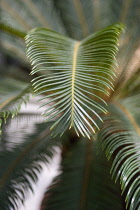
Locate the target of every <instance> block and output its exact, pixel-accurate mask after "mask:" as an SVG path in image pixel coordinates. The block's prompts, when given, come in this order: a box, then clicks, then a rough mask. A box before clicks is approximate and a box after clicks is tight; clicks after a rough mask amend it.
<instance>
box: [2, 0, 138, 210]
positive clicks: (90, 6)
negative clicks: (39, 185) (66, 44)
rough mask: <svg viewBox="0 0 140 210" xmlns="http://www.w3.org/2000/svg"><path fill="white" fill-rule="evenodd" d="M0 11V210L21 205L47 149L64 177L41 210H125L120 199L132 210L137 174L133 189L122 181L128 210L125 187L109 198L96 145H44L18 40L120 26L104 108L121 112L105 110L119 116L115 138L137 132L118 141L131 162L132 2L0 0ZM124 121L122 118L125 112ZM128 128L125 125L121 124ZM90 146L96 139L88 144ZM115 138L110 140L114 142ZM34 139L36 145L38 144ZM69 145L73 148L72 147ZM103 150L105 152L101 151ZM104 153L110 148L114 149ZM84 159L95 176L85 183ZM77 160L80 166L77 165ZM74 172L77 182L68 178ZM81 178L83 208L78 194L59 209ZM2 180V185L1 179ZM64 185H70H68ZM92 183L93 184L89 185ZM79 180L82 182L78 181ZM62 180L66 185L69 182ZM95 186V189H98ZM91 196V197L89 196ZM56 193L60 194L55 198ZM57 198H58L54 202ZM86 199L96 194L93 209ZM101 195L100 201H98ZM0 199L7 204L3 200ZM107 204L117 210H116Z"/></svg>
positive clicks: (79, 35)
mask: <svg viewBox="0 0 140 210" xmlns="http://www.w3.org/2000/svg"><path fill="white" fill-rule="evenodd" d="M0 4H1V8H0V14H1V23H0V28H1V32H0V36H1V54H0V56H1V57H0V66H1V68H0V118H1V121H0V122H1V124H2V128H3V133H2V136H1V143H0V145H1V147H0V151H1V163H2V166H1V169H0V170H1V171H0V174H1V177H3V178H2V181H1V183H2V185H1V189H2V191H1V192H5V193H1V194H2V196H1V199H0V201H1V204H0V205H1V207H0V208H1V210H9V209H10V208H12V209H14V208H15V207H16V206H17V207H18V202H19V200H20V201H21V202H23V200H24V198H25V197H26V191H25V188H26V187H27V188H29V189H31V190H32V186H31V184H30V181H29V180H30V179H29V177H30V178H31V179H32V180H33V181H34V182H36V180H37V177H38V173H39V171H40V170H41V167H40V164H39V161H44V162H45V161H47V160H48V159H47V157H51V156H53V154H54V151H53V149H52V148H53V146H54V145H55V146H58V147H60V148H63V149H62V158H63V160H62V163H61V168H62V170H63V171H64V172H66V173H63V174H62V175H60V176H58V177H57V178H56V180H62V186H61V185H58V184H57V186H56V191H55V192H53V186H55V185H56V183H57V182H58V183H59V181H56V180H54V182H53V184H52V187H51V188H50V192H49V195H48V194H45V196H44V200H43V204H42V209H51V210H52V209H54V210H55V209H66V210H67V209H71V210H72V209H73V210H74V209H75V210H77V209H78V208H79V207H78V206H75V205H74V203H76V204H77V203H78V204H79V203H80V205H82V207H83V208H82V207H81V209H93V208H94V209H97V210H102V209H104V210H105V209H107V210H109V209H110V210H112V209H115V208H116V210H117V209H125V208H126V207H125V202H124V199H125V196H126V197H127V198H126V200H127V199H128V200H127V206H128V208H129V209H131V210H134V209H138V208H139V199H138V196H139V195H140V192H139V191H138V188H137V186H138V185H137V184H139V180H140V178H139V173H140V172H139V171H138V170H137V168H134V170H136V174H135V175H134V176H133V177H132V178H133V179H135V178H136V177H137V180H138V181H137V183H136V185H135V183H134V184H133V182H132V180H129V181H130V182H129V181H128V182H129V187H130V186H131V184H132V185H133V186H132V187H130V188H131V189H135V192H136V193H137V194H136V196H137V203H135V199H134V200H133V202H132V204H131V201H132V198H134V197H133V196H134V193H133V192H132V195H131V194H130V200H129V198H128V197H129V190H128V189H127V187H126V186H123V185H122V189H124V194H123V196H122V197H121V196H120V197H119V196H118V194H119V195H120V191H121V188H120V186H119V183H117V185H116V186H115V190H114V185H113V184H112V181H107V182H106V180H110V178H108V177H110V174H109V171H110V168H111V166H110V165H109V164H110V163H108V162H107V161H106V160H105V157H104V154H103V153H102V152H101V151H102V149H100V152H99V156H97V154H96V152H95V151H94V150H95V149H94V146H96V147H97V146H98V147H100V144H99V145H97V143H95V142H94V141H92V143H91V142H88V141H85V140H81V142H77V141H76V140H75V136H72V137H71V134H70V133H69V132H67V133H66V135H65V136H64V137H63V139H64V140H65V141H64V140H63V141H64V142H65V143H64V142H63V141H62V142H61V144H60V140H59V139H54V140H53V142H51V140H52V139H51V137H48V132H49V131H48V130H49V129H48V128H49V126H50V125H46V124H44V123H43V124H41V123H42V122H43V117H41V116H40V112H38V111H37V106H34V103H35V101H34V99H32V96H31V95H32V93H33V91H32V87H31V85H30V81H31V79H32V78H33V76H30V77H29V73H30V69H31V67H30V64H29V61H28V59H27V58H26V55H25V43H24V36H25V35H26V33H27V32H28V31H29V30H31V29H33V28H35V27H46V28H49V29H52V30H55V31H57V32H60V33H62V34H64V35H66V36H69V37H72V38H74V39H76V40H81V39H83V38H84V37H86V36H88V35H89V34H92V33H94V32H96V31H98V30H100V29H102V28H104V27H106V26H108V25H111V24H114V23H116V22H121V23H124V25H125V26H126V31H125V33H124V34H123V35H122V36H121V38H120V46H119V53H118V55H117V62H118V65H119V67H118V68H117V69H116V74H117V78H116V79H115V81H114V85H115V92H112V93H111V98H110V102H112V101H113V103H114V106H115V103H117V102H118V101H119V102H120V101H121V104H122V105H123V106H122V107H121V111H120V110H118V107H117V108H116V111H114V110H115V109H114V108H113V106H112V105H110V106H109V108H108V110H109V111H110V112H111V113H113V114H114V113H115V116H116V115H117V116H119V118H118V119H117V120H120V119H121V122H124V123H125V126H124V125H122V127H121V128H119V129H120V130H121V129H122V130H123V129H124V130H125V129H126V125H127V126H128V127H129V123H130V124H133V126H134V127H135V129H136V130H137V134H135V132H134V131H133V132H132V133H131V134H130V136H131V135H132V137H131V138H128V137H127V142H125V138H124V142H123V145H125V144H126V147H128V146H131V147H132V146H133V147H134V148H136V150H137V151H136V150H133V148H131V149H132V152H131V151H130V150H128V157H129V155H130V156H131V154H132V153H133V152H134V153H135V152H137V154H138V155H139V135H140V128H139V126H140V115H139V113H140V99H139V98H140V2H139V1H138V0H117V1H116V0H40V1H38V0H1V3H0ZM28 101H29V102H28ZM24 103H27V104H28V105H32V108H31V109H28V107H27V109H26V111H23V109H21V111H20V112H19V110H20V108H21V106H22V104H24ZM123 107H125V108H127V111H129V112H130V113H131V115H130V116H129V117H128V118H129V120H127V119H125V117H126V116H125V114H124V113H126V112H127V111H126V109H124V108H123ZM18 112H19V115H18V116H17V117H16V118H15V119H14V121H13V120H11V117H14V116H15V115H16V114H17V113H18ZM116 113H117V114H116ZM123 114H124V115H123ZM127 115H129V114H128V112H127ZM113 116H114V115H113ZM120 116H121V117H120ZM131 116H132V117H133V118H132V117H131ZM110 118H111V120H112V116H109V117H108V119H106V118H105V119H104V120H105V121H107V122H108V120H110ZM3 119H4V121H7V123H6V124H5V123H4V121H3ZM134 120H135V121H134ZM127 121H130V122H128V124H127ZM132 121H133V122H132ZM134 122H135V123H136V124H135V123H134ZM111 125H112V124H111ZM12 126H13V127H12ZM107 126H109V124H107ZM115 126H116V125H114V127H115ZM130 127H131V126H130ZM15 128H16V129H15ZM115 129H118V127H117V128H116V127H115ZM131 130H133V129H131ZM13 131H14V132H13ZM102 132H103V134H102V133H100V134H99V137H98V138H99V139H102V138H103V137H102V138H101V137H100V135H101V136H102V135H104V133H105V132H106V127H104V128H103V130H102ZM130 136H129V137H130ZM68 138H70V139H73V140H71V142H69V141H68V140H67V139H68ZM94 138H97V137H96V136H95V137H94ZM112 138H113V137H112ZM115 138H116V139H117V137H115ZM40 139H41V140H42V141H39V140H40ZM75 141H76V146H75V147H72V145H73V143H75ZM131 141H132V142H131ZM99 142H100V141H99ZM88 144H91V146H87V145H88ZM106 144H107V143H106ZM108 144H109V143H108ZM112 144H113V143H112ZM114 144H115V142H114ZM62 145H63V146H62ZM93 145H94V146H93ZM123 145H121V143H120V145H119V148H123ZM136 145H137V146H136ZM89 147H91V151H90V152H89V153H90V155H89V156H90V157H89V159H88V158H87V157H86V155H85V151H86V148H89ZM104 147H105V148H106V146H104ZM111 147H113V145H112V146H111ZM124 150H126V149H124ZM87 151H88V150H87ZM117 151H118V149H116V150H115V153H113V155H114V156H113V157H112V160H111V161H113V159H114V158H115V155H116V154H117ZM129 152H130V153H129ZM106 153H107V152H106ZM78 154H80V156H78ZM92 154H93V155H92ZM91 157H92V158H93V159H94V161H93V162H92V164H91V165H92V167H93V168H94V170H95V168H96V169H97V170H96V172H95V174H94V170H93V168H92V167H91V170H89V169H87V170H89V171H90V172H89V174H90V175H87V174H85V173H84V171H83V168H84V170H85V169H86V167H88V166H87V165H88V164H86V162H90V163H91V160H90V158H91ZM121 158H122V156H121ZM136 159H137V156H135V157H134V159H133V161H135V160H136ZM75 160H77V162H75ZM84 160H85V162H83V161H84ZM89 160H90V161H89ZM95 160H97V161H95ZM116 160H118V159H116ZM125 160H126V159H125V156H124V159H123V158H122V160H121V164H123V163H124V162H125ZM81 164H83V165H81ZM137 164H138V163H137ZM100 165H101V168H102V170H103V171H104V173H103V174H104V176H103V175H102V171H101V170H100V167H99V166H100ZM106 165H108V166H106ZM137 167H138V165H137ZM7 168H9V170H7ZM77 168H78V169H77ZM29 169H30V170H29ZM119 169H120V167H119V166H118V171H119ZM73 170H74V172H75V173H77V174H75V175H74V174H73V173H72V174H71V171H73ZM75 170H76V171H77V172H76V171H75ZM23 171H24V172H25V173H24V175H23V176H22V175H21V174H23V173H22V172H23ZM65 174H66V175H65ZM92 174H93V176H92ZM82 175H83V176H84V177H86V178H87V177H90V178H89V180H90V181H89V183H90V184H89V185H88V188H87V194H86V196H85V195H84V197H82V199H83V200H85V203H82V204H81V200H80V199H81V198H80V197H78V196H79V194H80V192H76V193H77V195H74V196H75V199H76V200H74V201H73V200H70V202H72V204H71V206H67V205H69V204H67V202H66V203H65V206H67V207H65V206H63V205H62V204H63V201H64V200H66V199H68V197H70V196H71V195H72V194H73V189H71V186H75V185H76V186H77V188H78V187H79V186H81V185H82V183H83V181H81V180H79V177H82ZM4 177H7V179H6V178H4ZM71 177H73V178H72V179H71ZM91 177H94V178H95V181H94V183H93V180H92V178H91ZM98 177H101V181H102V182H101V183H100V180H98ZM86 178H83V179H82V178H81V179H82V180H85V179H86ZM130 178H131V176H130ZM103 179H104V181H103ZM11 180H12V181H11ZM13 180H14V181H13ZM68 180H71V182H69V181H68ZM105 182H106V183H105ZM20 183H23V185H22V186H21V189H18V184H20ZM65 183H68V186H67V187H66V188H65V186H64V184H65ZM95 183H97V184H95ZM99 183H100V184H101V185H100V186H98V187H97V185H98V184H99ZM113 183H114V182H113ZM24 184H25V185H24ZM106 184H107V186H106ZM85 185H86V184H85ZM90 185H91V187H90ZM13 186H14V187H15V190H14V189H13V188H14V187H13ZM108 186H109V189H110V191H109V192H106V191H104V192H103V193H104V194H102V189H106V188H107V187H108ZM133 187H134V188H133ZM92 188H93V191H92ZM7 189H8V190H7ZM94 189H96V190H95V191H94ZM61 190H62V194H61V193H60V191H61ZM63 190H64V193H63ZM65 190H67V191H68V190H70V191H69V192H68V194H65ZM84 190H85V189H84ZM9 192H10V193H11V196H12V197H11V198H12V199H13V200H14V202H13V201H11V198H9V197H8V196H9ZM58 192H59V196H60V197H57V196H58ZM82 192H83V191H82ZM110 192H112V193H115V195H116V196H115V197H114V198H112V193H111V194H110ZM90 193H92V194H95V195H94V200H95V202H96V206H94V207H93V206H87V207H85V206H86V202H87V203H90V199H91V200H92V198H91V197H90V196H88V195H91V194H90ZM51 194H52V195H53V196H52V198H50V201H49V203H47V206H48V207H47V208H46V204H45V203H46V198H48V196H50V197H51ZM101 194H102V196H101ZM105 194H106V196H105V197H104V195H105ZM64 195H65V196H66V197H65V196H64ZM7 198H8V200H6V199H7ZM62 198H63V199H62ZM116 198H117V199H116ZM53 199H54V200H53ZM52 200H53V201H54V202H53V204H52V203H51V202H52ZM56 203H57V204H58V203H59V205H55V204H56ZM114 203H115V205H116V206H115V208H114ZM133 204H134V205H133ZM9 205H10V208H9ZM73 205H74V206H73Z"/></svg>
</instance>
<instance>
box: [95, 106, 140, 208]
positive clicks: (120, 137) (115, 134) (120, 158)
mask: <svg viewBox="0 0 140 210" xmlns="http://www.w3.org/2000/svg"><path fill="white" fill-rule="evenodd" d="M109 111H110V114H109V115H108V116H106V117H105V119H104V120H105V123H104V125H103V128H102V129H101V131H100V132H99V135H98V140H99V141H100V144H101V146H102V148H103V149H104V150H105V153H106V156H107V159H108V160H109V159H110V158H111V159H112V161H113V164H112V168H111V173H112V177H114V178H115V181H117V180H120V185H121V190H122V194H123V196H125V201H126V208H127V209H129V210H136V209H138V207H139V204H140V200H139V198H140V188H139V184H140V161H139V157H140V128H139V126H138V125H137V123H136V121H135V119H134V118H133V117H132V115H131V114H130V113H129V112H128V110H127V109H126V108H125V107H124V106H122V105H121V104H120V105H119V104H116V105H115V106H114V105H110V106H109Z"/></svg>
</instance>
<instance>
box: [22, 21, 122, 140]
mask: <svg viewBox="0 0 140 210" xmlns="http://www.w3.org/2000/svg"><path fill="white" fill-rule="evenodd" d="M122 30H123V26H122V25H121V24H116V25H113V26H110V27H107V28H106V29H104V30H101V31H99V32H97V33H96V34H93V35H90V36H89V37H87V38H85V39H84V40H82V41H81V42H78V41H75V40H73V39H70V38H67V37H65V36H63V35H61V34H59V33H57V32H54V31H51V30H49V29H44V28H37V29H34V30H32V31H30V32H29V33H28V35H27V36H26V45H27V56H28V57H29V58H30V61H31V65H32V66H33V68H32V72H31V74H35V73H37V72H40V73H41V74H42V76H39V77H36V78H35V79H34V80H33V86H34V90H35V92H36V93H37V95H38V94H42V93H43V94H47V96H45V97H43V98H42V99H41V100H43V99H44V98H51V100H49V101H48V102H47V103H44V104H43V103H42V106H46V105H47V104H51V103H53V105H51V106H50V107H49V108H48V109H46V111H45V113H44V116H46V117H48V119H47V120H50V119H55V118H56V117H57V120H56V122H55V123H54V125H53V126H52V128H54V127H55V132H54V133H55V134H56V135H57V134H58V133H60V134H61V135H62V134H63V133H64V131H65V130H66V129H67V128H71V127H74V129H75V131H76V133H77V135H78V136H79V133H80V134H82V135H83V136H88V137H89V138H90V135H91V133H93V132H95V129H94V127H93V125H94V126H95V127H96V128H98V129H99V127H98V125H97V124H96V122H95V121H94V120H93V117H91V116H97V118H99V119H100V120H102V119H101V117H100V116H99V115H98V114H97V110H101V111H102V112H104V113H106V109H105V108H104V106H102V105H101V103H103V104H106V102H105V101H104V99H103V96H102V95H107V96H108V95H109V89H113V84H112V82H111V80H112V77H113V76H114V74H115V73H114V71H113V70H112V68H114V65H115V64H116V62H115V55H116V53H117V51H118V47H117V45H118V38H119V35H120V33H121V31H122Z"/></svg>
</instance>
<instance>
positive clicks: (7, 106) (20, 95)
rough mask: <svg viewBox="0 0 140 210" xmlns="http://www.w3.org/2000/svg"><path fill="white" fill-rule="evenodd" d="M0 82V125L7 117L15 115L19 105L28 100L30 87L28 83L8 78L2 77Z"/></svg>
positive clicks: (30, 91)
mask: <svg viewBox="0 0 140 210" xmlns="http://www.w3.org/2000/svg"><path fill="white" fill-rule="evenodd" d="M0 83H1V89H0V96H1V97H0V98H1V99H0V120H1V121H0V122H1V125H2V124H3V123H4V122H6V120H7V118H9V117H11V118H13V117H14V116H15V115H17V113H18V112H19V110H20V108H21V105H22V104H23V103H24V104H25V103H26V102H27V101H29V98H30V95H31V93H32V88H31V85H29V84H28V83H25V82H21V81H18V80H14V79H8V78H5V79H4V78H2V79H1V81H0ZM0 131H1V126H0Z"/></svg>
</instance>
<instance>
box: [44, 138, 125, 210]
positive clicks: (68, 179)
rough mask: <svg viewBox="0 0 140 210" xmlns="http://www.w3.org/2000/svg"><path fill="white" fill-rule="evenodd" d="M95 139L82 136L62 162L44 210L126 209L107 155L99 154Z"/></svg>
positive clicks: (47, 196) (47, 194)
mask: <svg viewBox="0 0 140 210" xmlns="http://www.w3.org/2000/svg"><path fill="white" fill-rule="evenodd" d="M96 146H97V145H96V143H95V141H94V140H93V139H92V140H88V139H86V138H85V139H81V141H78V142H77V143H75V145H74V146H73V148H72V149H71V150H69V152H68V153H67V155H66V156H65V157H64V159H63V161H62V164H61V165H62V166H61V167H62V174H60V175H59V176H58V177H56V178H55V180H54V182H53V184H52V185H51V186H50V189H49V190H48V192H46V194H45V197H44V201H43V203H42V210H45V209H47V210H50V209H51V210H55V209H58V210H59V209H67V210H71V209H73V210H77V209H84V210H86V209H87V210H89V209H95V210H99V209H105V210H112V209H114V210H115V209H116V210H118V209H120V210H121V209H122V210H123V201H122V200H121V195H120V189H119V185H118V184H114V183H113V180H111V176H110V174H109V168H110V164H109V163H108V162H107V161H106V160H105V157H104V154H103V153H102V151H100V152H99V153H98V155H97V153H96V149H97V148H96Z"/></svg>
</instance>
